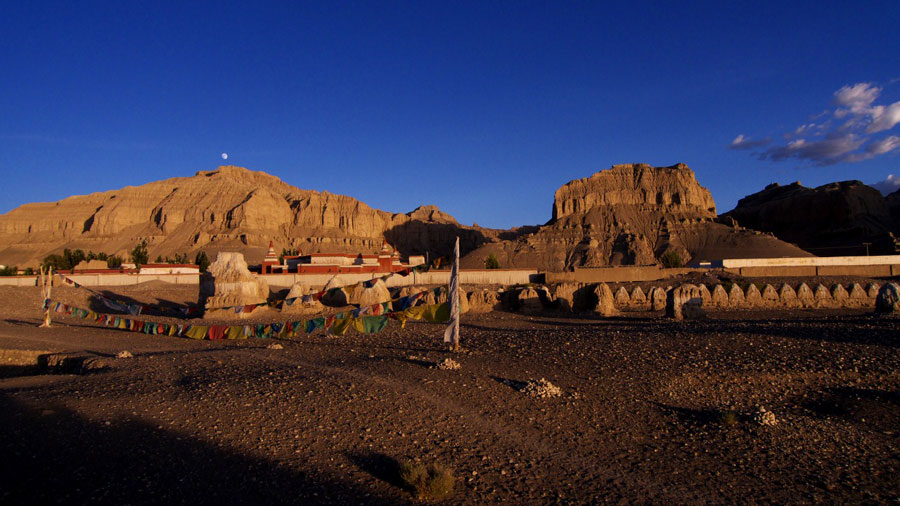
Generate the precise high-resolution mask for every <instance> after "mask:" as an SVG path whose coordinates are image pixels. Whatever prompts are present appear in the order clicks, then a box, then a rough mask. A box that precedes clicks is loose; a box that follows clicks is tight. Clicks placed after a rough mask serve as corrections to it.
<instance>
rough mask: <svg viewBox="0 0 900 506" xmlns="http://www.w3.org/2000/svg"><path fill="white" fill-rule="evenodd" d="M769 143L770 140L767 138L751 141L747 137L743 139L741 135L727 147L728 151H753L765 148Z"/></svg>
mask: <svg viewBox="0 0 900 506" xmlns="http://www.w3.org/2000/svg"><path fill="white" fill-rule="evenodd" d="M770 142H772V139H769V138H768V137H767V138H765V139H756V140H753V139H751V138H749V137H745V136H744V134H741V135H738V136H737V137H735V138H734V140H733V141H731V144H730V145H729V146H728V147H729V148H730V149H753V148H759V147H762V146H765V145H766V144H768V143H770Z"/></svg>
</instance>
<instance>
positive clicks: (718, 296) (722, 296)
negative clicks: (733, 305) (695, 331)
mask: <svg viewBox="0 0 900 506" xmlns="http://www.w3.org/2000/svg"><path fill="white" fill-rule="evenodd" d="M710 305H711V306H712V307H728V292H726V291H725V287H723V286H722V285H720V284H717V285H716V286H714V287H713V291H712V303H711V304H710Z"/></svg>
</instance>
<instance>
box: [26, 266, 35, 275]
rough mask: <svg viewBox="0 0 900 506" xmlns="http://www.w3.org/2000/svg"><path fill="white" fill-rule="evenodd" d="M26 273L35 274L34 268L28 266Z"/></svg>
mask: <svg viewBox="0 0 900 506" xmlns="http://www.w3.org/2000/svg"><path fill="white" fill-rule="evenodd" d="M25 275H26V276H34V269H32V268H31V267H26V268H25Z"/></svg>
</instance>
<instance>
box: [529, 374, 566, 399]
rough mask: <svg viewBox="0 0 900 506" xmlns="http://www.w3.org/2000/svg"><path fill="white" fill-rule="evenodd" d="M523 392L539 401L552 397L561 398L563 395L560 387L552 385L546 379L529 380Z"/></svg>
mask: <svg viewBox="0 0 900 506" xmlns="http://www.w3.org/2000/svg"><path fill="white" fill-rule="evenodd" d="M521 392H522V393H523V394H525V395H528V396H530V397H536V398H538V399H549V398H551V397H559V396H561V395H562V390H561V389H560V388H559V387H558V386H556V385H554V384H553V383H550V382H549V381H547V380H546V379H544V378H541V379H539V380H533V379H531V380H528V381H527V382H526V383H525V386H523V387H522V389H521Z"/></svg>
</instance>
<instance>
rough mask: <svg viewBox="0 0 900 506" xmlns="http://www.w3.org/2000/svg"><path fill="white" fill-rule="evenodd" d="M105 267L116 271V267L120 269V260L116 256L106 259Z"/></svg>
mask: <svg viewBox="0 0 900 506" xmlns="http://www.w3.org/2000/svg"><path fill="white" fill-rule="evenodd" d="M106 266H107V267H109V268H110V269H116V268H118V267H122V258H121V257H119V256H117V255H113V256H111V257H108V258H107V259H106Z"/></svg>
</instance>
